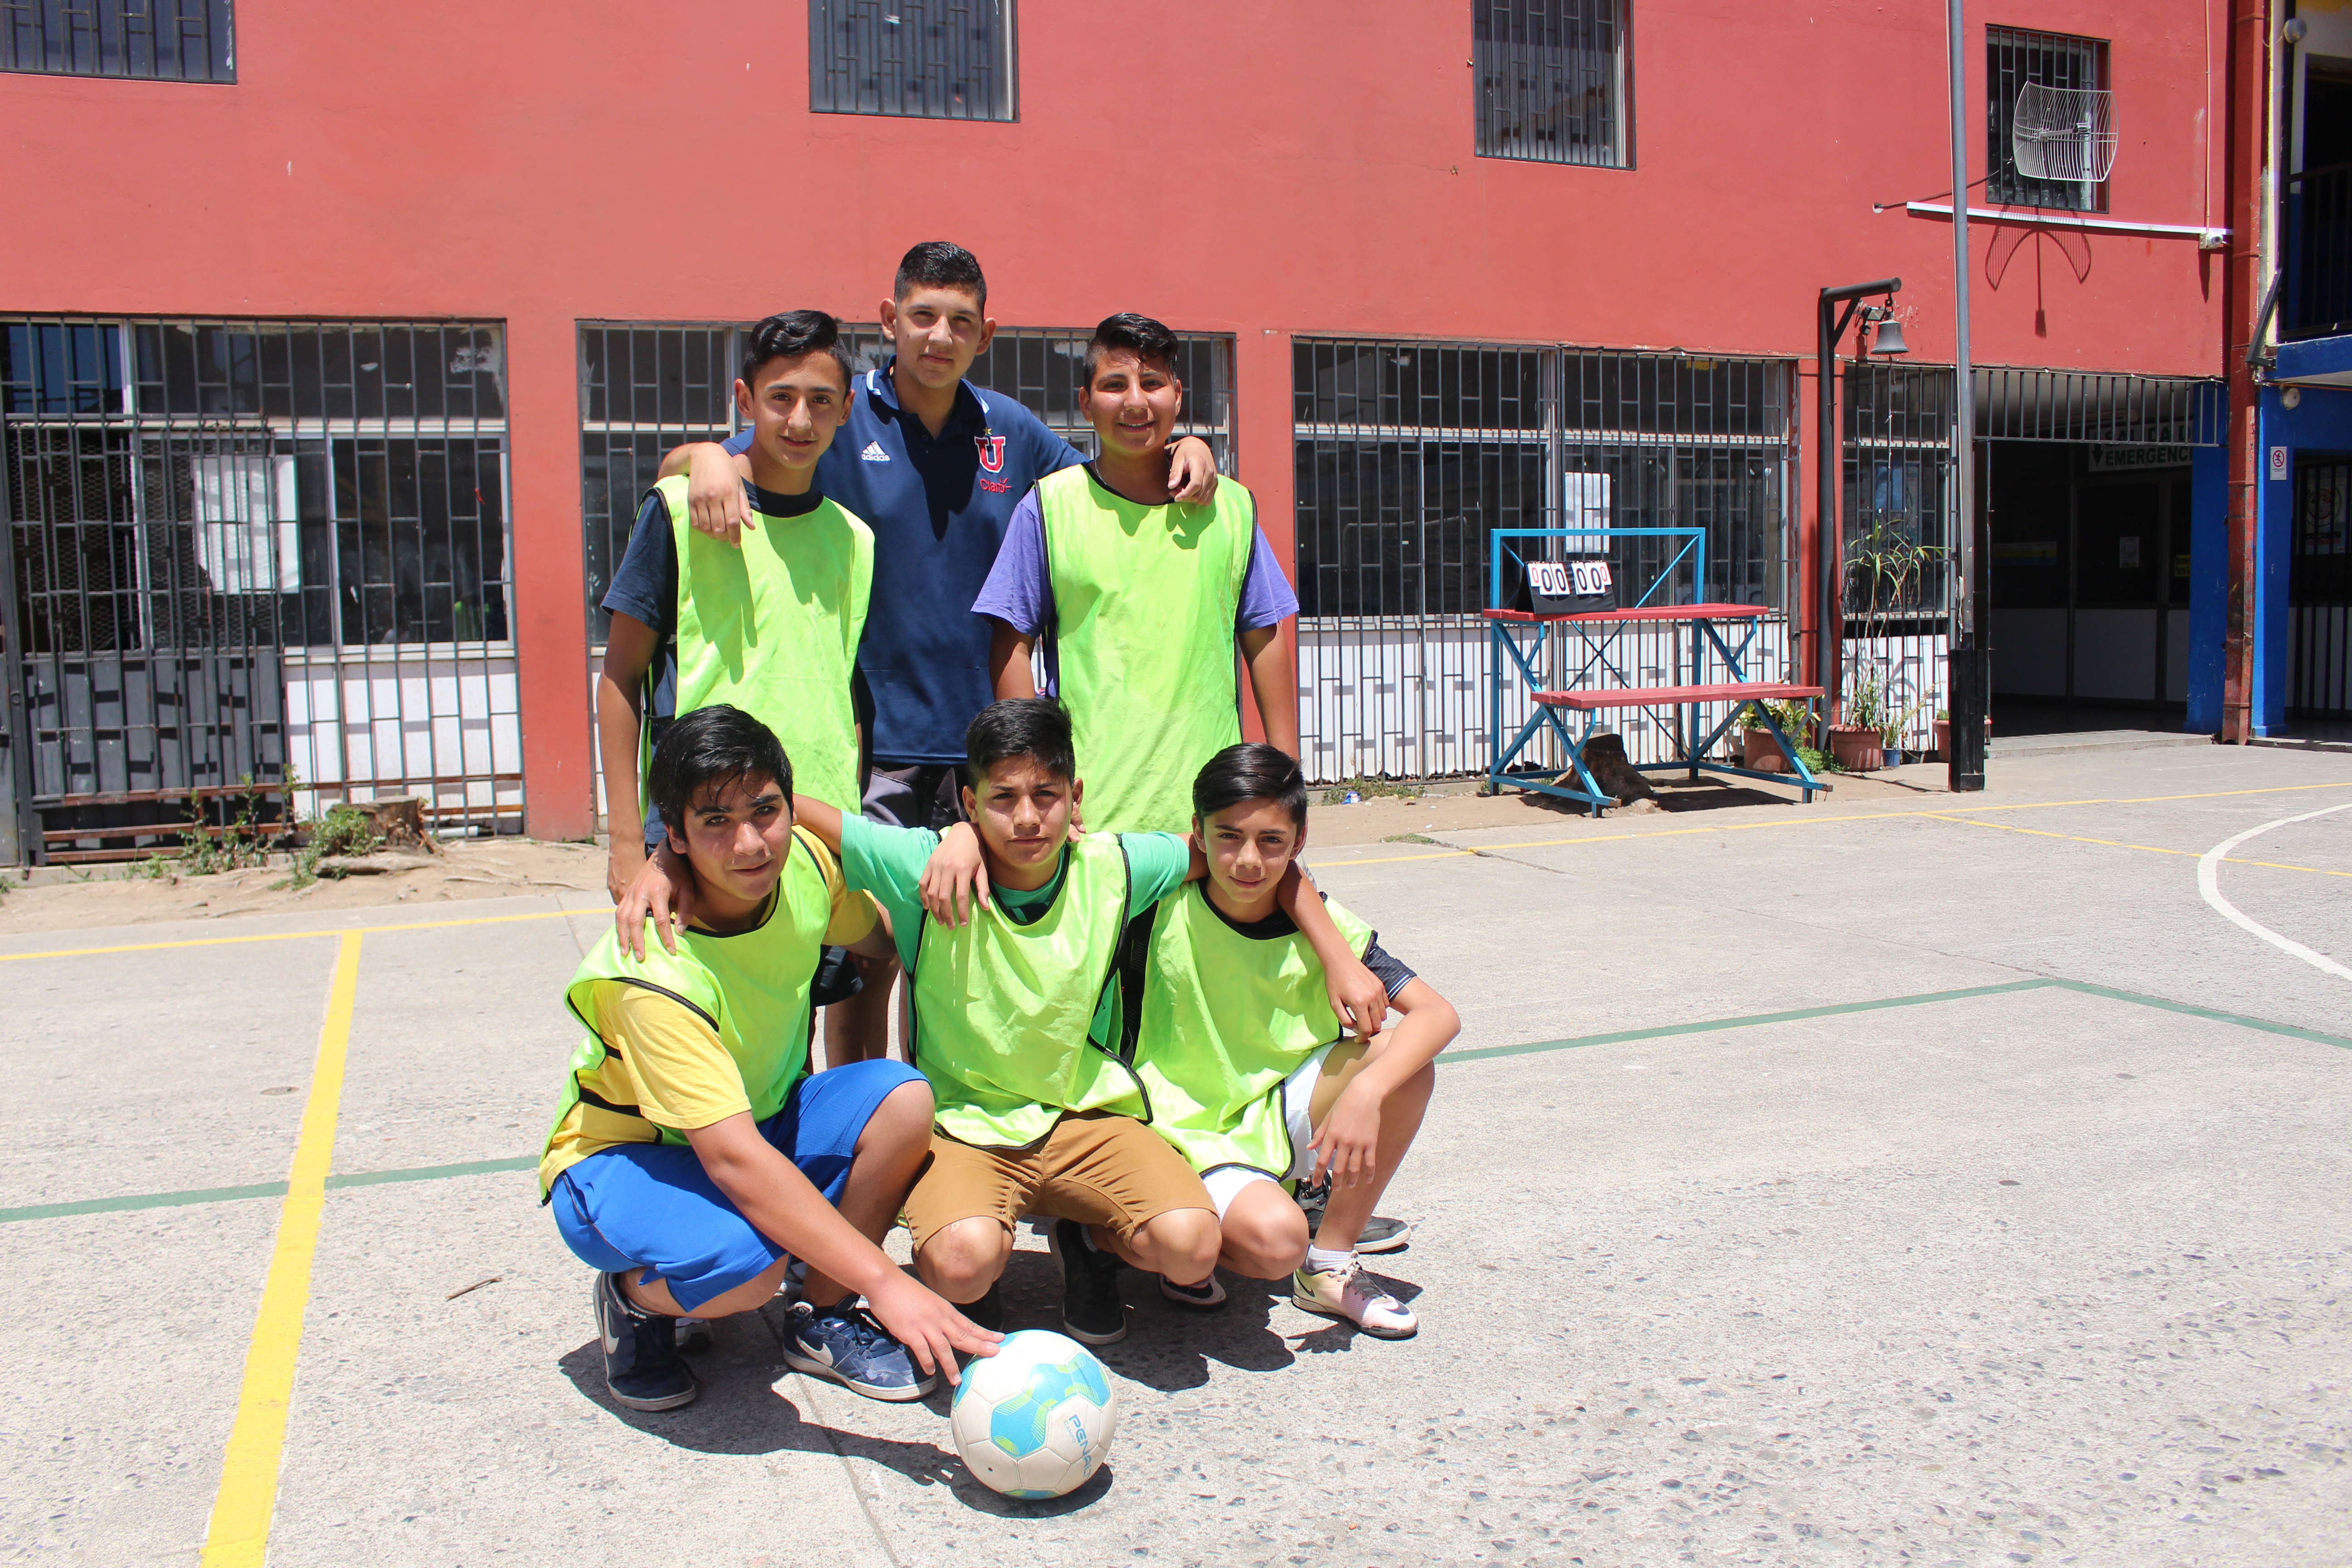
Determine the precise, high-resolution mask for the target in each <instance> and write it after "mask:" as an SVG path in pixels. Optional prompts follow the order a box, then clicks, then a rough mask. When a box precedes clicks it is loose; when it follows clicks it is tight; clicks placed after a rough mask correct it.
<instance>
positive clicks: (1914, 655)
mask: <svg viewBox="0 0 2352 1568" xmlns="http://www.w3.org/2000/svg"><path fill="white" fill-rule="evenodd" d="M1843 370H1844V377H1843V379H1844V382H1845V386H1844V392H1843V406H1842V407H1841V409H1840V416H1841V418H1842V421H1843V426H1844V432H1843V436H1844V454H1843V467H1844V494H1843V499H1842V505H1841V516H1840V519H1839V527H1840V531H1841V532H1840V542H1841V544H1842V547H1843V548H1842V552H1841V559H1842V562H1843V567H1844V572H1843V581H1842V586H1841V595H1842V597H1843V617H1844V618H1843V626H1842V627H1841V635H1842V637H1843V645H1842V648H1843V674H1842V680H1843V686H1842V688H1841V695H1842V698H1843V703H1844V715H1845V717H1846V719H1847V720H1848V721H1850V722H1862V721H1870V722H1873V723H1875V724H1877V725H1878V726H1879V727H1880V728H1881V730H1882V731H1885V732H1887V733H1889V734H1891V736H1892V737H1893V742H1894V743H1895V744H1896V745H1897V746H1899V747H1903V748H1906V749H1911V748H1916V749H1921V750H1924V749H1925V748H1926V747H1927V745H1928V744H1929V738H1930V733H1931V731H1932V727H1933V725H1934V723H1935V718H1936V710H1937V707H1938V706H1939V705H1941V704H1943V703H1944V702H1945V701H1946V697H1945V693H1946V691H1947V690H1948V684H1947V683H1948V678H1949V666H1950V653H1951V617H1952V596H1953V585H1954V584H1955V582H1956V580H1957V578H1956V572H1955V566H1956V563H1955V561H1954V558H1953V548H1954V532H1953V527H1952V510H1951V509H1952V504H1953V497H1952V489H1951V468H1952V448H1951V441H1952V372H1951V368H1950V367H1949V366H1948V365H1947V366H1940V367H1939V366H1935V365H1918V366H1913V365H1893V364H1884V363H1847V364H1845V365H1844V366H1843Z"/></svg>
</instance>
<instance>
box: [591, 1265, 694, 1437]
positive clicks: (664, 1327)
mask: <svg viewBox="0 0 2352 1568" xmlns="http://www.w3.org/2000/svg"><path fill="white" fill-rule="evenodd" d="M596 1332H597V1334H598V1336H599V1337H600V1338H601V1339H602V1340H603V1342H604V1386H605V1387H606V1388H607V1389H609V1390H610V1391H611V1392H612V1395H613V1400H614V1403H615V1404H618V1405H626V1406H628V1408H630V1409H631V1410H675V1409H677V1407H678V1406H679V1405H691V1404H693V1403H694V1396H695V1395H696V1394H700V1393H701V1392H702V1385H701V1384H699V1383H698V1382H696V1381H695V1376H694V1373H693V1372H692V1371H691V1370H689V1369H688V1366H687V1364H686V1363H685V1362H683V1361H681V1360H679V1359H678V1354H677V1319H675V1318H665V1317H663V1316H662V1315H661V1314H660V1313H658V1312H648V1311H646V1310H644V1309H643V1308H641V1307H638V1306H637V1305H635V1303H634V1302H632V1301H631V1300H629V1299H628V1297H626V1296H625V1295H623V1294H622V1293H621V1277H620V1276H619V1275H618V1274H599V1275H597V1276H596Z"/></svg>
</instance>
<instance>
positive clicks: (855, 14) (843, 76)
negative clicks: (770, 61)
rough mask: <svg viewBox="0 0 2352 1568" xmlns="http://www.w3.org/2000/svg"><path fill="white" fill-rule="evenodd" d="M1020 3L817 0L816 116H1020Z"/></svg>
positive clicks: (812, 36) (812, 81) (812, 41)
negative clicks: (1016, 6) (1016, 40)
mask: <svg viewBox="0 0 2352 1568" xmlns="http://www.w3.org/2000/svg"><path fill="white" fill-rule="evenodd" d="M1013 60H1014V55H1013V0H809V108H810V110H813V111H814V112H815V113H818V114H905V115H911V116H914V117H916V118H918V119H924V120H1013V119H1017V118H1018V114H1017V112H1016V110H1017V102H1016V97H1015V92H1014V86H1015V75H1016V73H1015V71H1014V68H1013Z"/></svg>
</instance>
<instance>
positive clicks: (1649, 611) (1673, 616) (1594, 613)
mask: <svg viewBox="0 0 2352 1568" xmlns="http://www.w3.org/2000/svg"><path fill="white" fill-rule="evenodd" d="M1478 613H1479V614H1480V615H1482V616H1486V618H1487V619H1488V620H1490V621H1547V622H1549V621H1754V620H1761V619H1762V618H1763V617H1764V616H1768V615H1770V614H1771V611H1770V610H1769V609H1767V608H1766V607H1765V606H1764V605H1644V606H1643V607H1642V608H1640V609H1638V610H1580V611H1577V612H1576V613H1575V614H1573V615H1558V616H1538V615H1536V614H1535V613H1533V612H1532V611H1528V610H1481V611H1479V612H1478Z"/></svg>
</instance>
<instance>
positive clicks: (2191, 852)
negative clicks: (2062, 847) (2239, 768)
mask: <svg viewBox="0 0 2352 1568" xmlns="http://www.w3.org/2000/svg"><path fill="white" fill-rule="evenodd" d="M1936 820H1937V821H1938V822H1957V823H1958V824H1959V825H1960V826H1963V827H1990V828H1993V829H1995V830H1997V831H1999V832H2001V833H2030V834H2032V836H2033V837H2036V838H2063V839H2065V840H2066V841H2067V842H2069V843H2071V844H2102V845H2105V847H2108V848H2110V849H2142V850H2146V851H2147V853H2148V854H2150V855H2186V856H2188V857H2189V858H2190V859H2191V860H2196V859H2200V858H2203V857H2202V852H2201V851H2199V850H2195V849H2170V848H2167V847H2165V846H2163V845H2161V844H2126V843H2125V842H2124V841H2123V840H2122V839H2120V838H2089V837H2084V835H2082V834H2080V833H2052V832H2050V831H2048V830H2047V829H2045V828H2040V827H2020V826H2017V825H2016V824H2015V823H2013V822H1979V821H1976V820H1975V819H1973V818H1971V817H1966V816H1938V817H1937V818H1936ZM2222 863H2223V864H2224V865H2230V866H2262V867H2265V868H2269V869H2271V870H2273V871H2308V872H2310V873H2311V874H2312V875H2313V876H2315V877H2352V871H2331V870H2329V869H2328V868H2326V867H2325V866H2290V865H2288V864H2287V863H2286V862H2285V861H2284V860H2247V859H2243V858H2239V857H2236V856H2229V857H2225V858H2223V861H2222Z"/></svg>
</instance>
